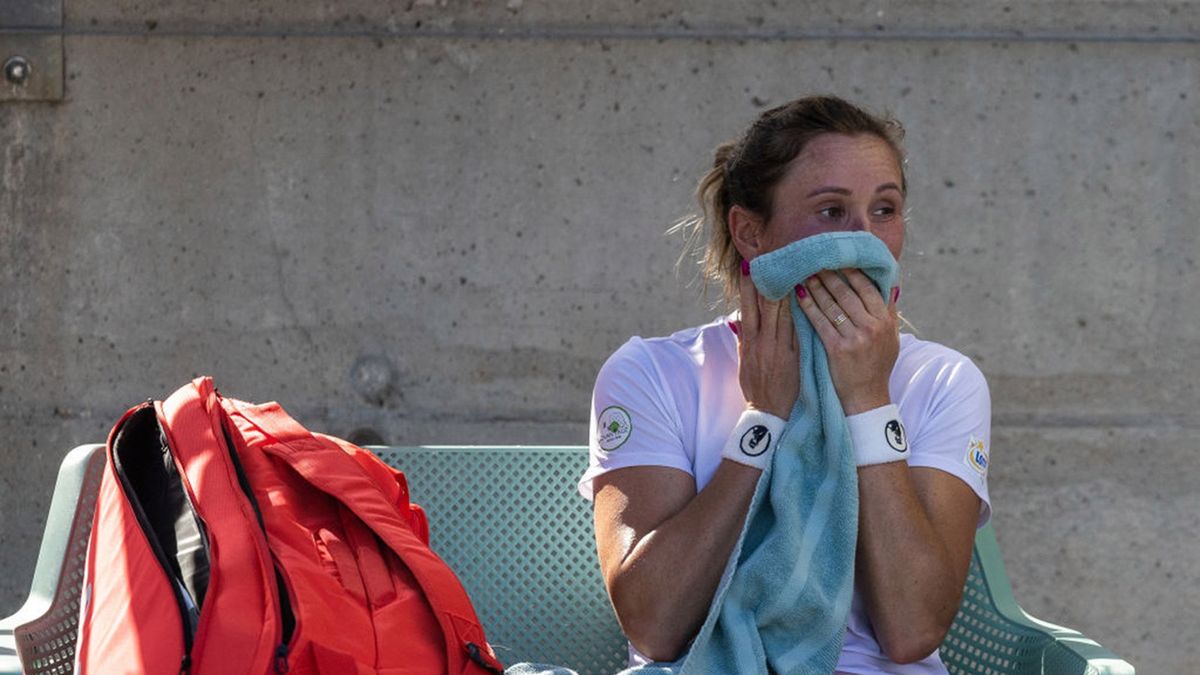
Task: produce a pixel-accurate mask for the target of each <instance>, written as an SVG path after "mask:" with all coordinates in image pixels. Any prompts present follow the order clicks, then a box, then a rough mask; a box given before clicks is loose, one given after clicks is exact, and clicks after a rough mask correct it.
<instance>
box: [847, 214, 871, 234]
mask: <svg viewBox="0 0 1200 675" xmlns="http://www.w3.org/2000/svg"><path fill="white" fill-rule="evenodd" d="M849 226H850V227H849V230H850V231H851V232H870V231H871V219H870V218H868V217H867V214H866V213H865V212H864V213H857V212H855V213H853V214H852V215H851V216H850V223H849Z"/></svg>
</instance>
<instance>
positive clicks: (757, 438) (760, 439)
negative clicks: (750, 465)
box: [740, 424, 771, 457]
mask: <svg viewBox="0 0 1200 675" xmlns="http://www.w3.org/2000/svg"><path fill="white" fill-rule="evenodd" d="M740 447H741V449H742V454H743V455H749V456H750V457H758V456H759V455H761V454H763V453H764V452H766V451H767V449H768V448H770V447H771V430H770V429H767V428H766V427H765V426H763V425H761V424H755V425H754V426H752V427H750V428H749V429H747V430H746V433H744V434H742V441H741V444H740Z"/></svg>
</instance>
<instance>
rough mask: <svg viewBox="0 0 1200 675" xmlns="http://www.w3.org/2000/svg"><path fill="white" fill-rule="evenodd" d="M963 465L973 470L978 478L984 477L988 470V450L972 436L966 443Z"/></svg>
mask: <svg viewBox="0 0 1200 675" xmlns="http://www.w3.org/2000/svg"><path fill="white" fill-rule="evenodd" d="M963 464H966V465H967V466H969V467H971V468H972V469H974V470H975V471H976V472H978V473H979V475H980V476H986V475H987V470H988V449H987V446H986V445H985V444H984V442H983V441H982V440H980V439H978V438H975V436H974V435H972V436H971V440H969V441H967V454H966V456H965V457H963Z"/></svg>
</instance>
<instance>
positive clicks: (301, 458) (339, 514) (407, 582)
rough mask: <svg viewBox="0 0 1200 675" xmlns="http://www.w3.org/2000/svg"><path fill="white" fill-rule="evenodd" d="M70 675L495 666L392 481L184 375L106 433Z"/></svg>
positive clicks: (402, 486) (424, 528)
mask: <svg viewBox="0 0 1200 675" xmlns="http://www.w3.org/2000/svg"><path fill="white" fill-rule="evenodd" d="M107 452H108V464H107V466H106V467H105V472H104V479H103V482H102V484H101V487H100V498H99V502H98V503H97V506H96V516H95V523H94V527H93V529H92V537H91V543H90V548H89V552H88V561H87V571H86V576H85V579H84V594H83V600H82V602H83V606H82V608H81V610H80V611H81V625H80V633H79V645H78V649H77V652H76V653H77V657H76V658H77V660H78V663H77V672H78V673H82V674H84V675H89V674H90V675H119V674H121V673H150V674H152V675H160V674H163V673H167V674H169V673H182V674H189V675H242V674H246V675H259V674H267V673H292V674H294V675H308V674H314V673H320V674H322V675H417V674H421V675H424V674H427V673H428V674H433V673H439V674H440V673H453V674H459V673H462V674H468V673H469V674H472V675H483V674H485V673H500V672H502V670H503V666H501V664H500V663H499V662H498V661H497V660H496V657H495V654H494V653H493V651H492V649H491V647H490V646H489V645H488V643H487V640H486V639H485V638H484V634H483V629H482V628H481V627H480V624H479V619H478V618H477V617H476V615H475V610H474V608H473V607H472V606H471V602H470V600H469V599H468V598H467V594H466V592H465V591H464V590H463V587H462V584H461V583H460V582H459V581H458V578H457V577H455V576H454V573H453V572H452V571H451V570H450V568H449V567H447V566H446V564H445V563H444V562H443V561H442V560H441V559H440V558H438V557H437V555H436V554H434V553H433V552H432V551H431V550H430V549H429V546H428V542H429V529H428V524H427V521H426V519H425V514H424V512H423V511H421V509H420V507H418V506H416V505H414V504H410V503H409V500H408V486H407V484H406V483H405V478H404V474H403V473H401V472H399V471H396V470H395V469H392V468H391V467H389V466H387V465H386V464H384V463H383V462H382V461H380V460H379V459H378V458H376V457H375V456H374V455H372V454H371V453H370V452H368V451H366V450H363V449H362V448H359V447H357V446H354V445H351V444H350V443H347V442H345V441H342V440H340V439H337V438H333V437H330V436H324V435H321V434H314V433H311V432H309V431H307V430H306V429H305V428H304V427H302V426H300V424H298V423H297V422H296V421H295V420H293V419H292V418H291V417H289V416H288V415H287V413H285V412H284V411H283V409H282V408H281V407H279V405H278V404H276V403H266V404H262V405H251V404H248V403H244V402H242V401H236V400H233V399H228V398H223V397H222V396H220V395H219V394H218V393H217V391H216V389H215V388H214V386H213V382H212V380H211V379H209V378H206V377H205V378H199V379H197V380H195V381H193V382H192V383H190V384H188V385H186V386H184V387H183V388H181V389H179V390H178V391H176V392H175V393H174V394H173V395H172V396H171V397H170V398H168V399H167V400H166V401H162V402H146V403H144V404H142V405H139V406H136V407H134V408H132V409H131V410H130V411H129V412H127V413H126V414H125V416H124V417H123V418H122V419H121V421H120V422H118V423H117V425H116V426H115V427H114V428H113V430H112V433H111V434H110V435H109V439H108V448H107Z"/></svg>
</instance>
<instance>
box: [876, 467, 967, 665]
mask: <svg viewBox="0 0 1200 675" xmlns="http://www.w3.org/2000/svg"><path fill="white" fill-rule="evenodd" d="M914 471H916V472H923V475H922V476H920V477H919V478H917V479H914V476H913V472H914ZM858 478H859V495H860V498H859V535H858V563H857V564H858V570H859V584H860V588H861V589H862V592H863V594H864V599H865V600H866V603H867V613H868V615H869V616H870V617H871V624H872V627H873V628H874V630H875V637H876V639H877V641H878V642H879V645H880V647H881V648H882V649H883V651H884V652H885V653H886V654H887V655H888V658H890V659H891V660H893V661H896V662H897V663H908V662H912V661H916V660H920V659H922V658H924V657H926V656H928V655H929V654H931V653H932V652H933V651H934V650H936V649H937V648H938V646H939V645H940V644H941V642H942V640H943V639H944V637H945V634H946V632H947V631H948V630H949V628H950V624H951V623H952V622H953V620H954V616H955V612H956V611H957V610H958V605H959V601H960V600H961V596H962V589H963V583H964V582H965V579H966V573H967V567H968V565H969V564H970V550H971V545H972V542H973V533H974V520H975V518H976V516H977V514H978V509H979V507H978V503H979V502H978V498H977V497H975V496H974V494H973V493H970V492H969V488H967V487H966V486H965V484H964V485H962V486H961V489H960V487H959V486H955V485H954V484H953V483H954V481H957V479H956V478H954V477H952V476H949V474H945V473H942V472H939V471H936V470H933V469H915V470H914V469H910V468H909V467H908V465H907V464H905V463H904V462H892V463H888V464H877V465H872V466H866V467H861V468H860V469H859V471H858ZM963 490H966V492H963ZM964 542H965V543H964Z"/></svg>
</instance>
